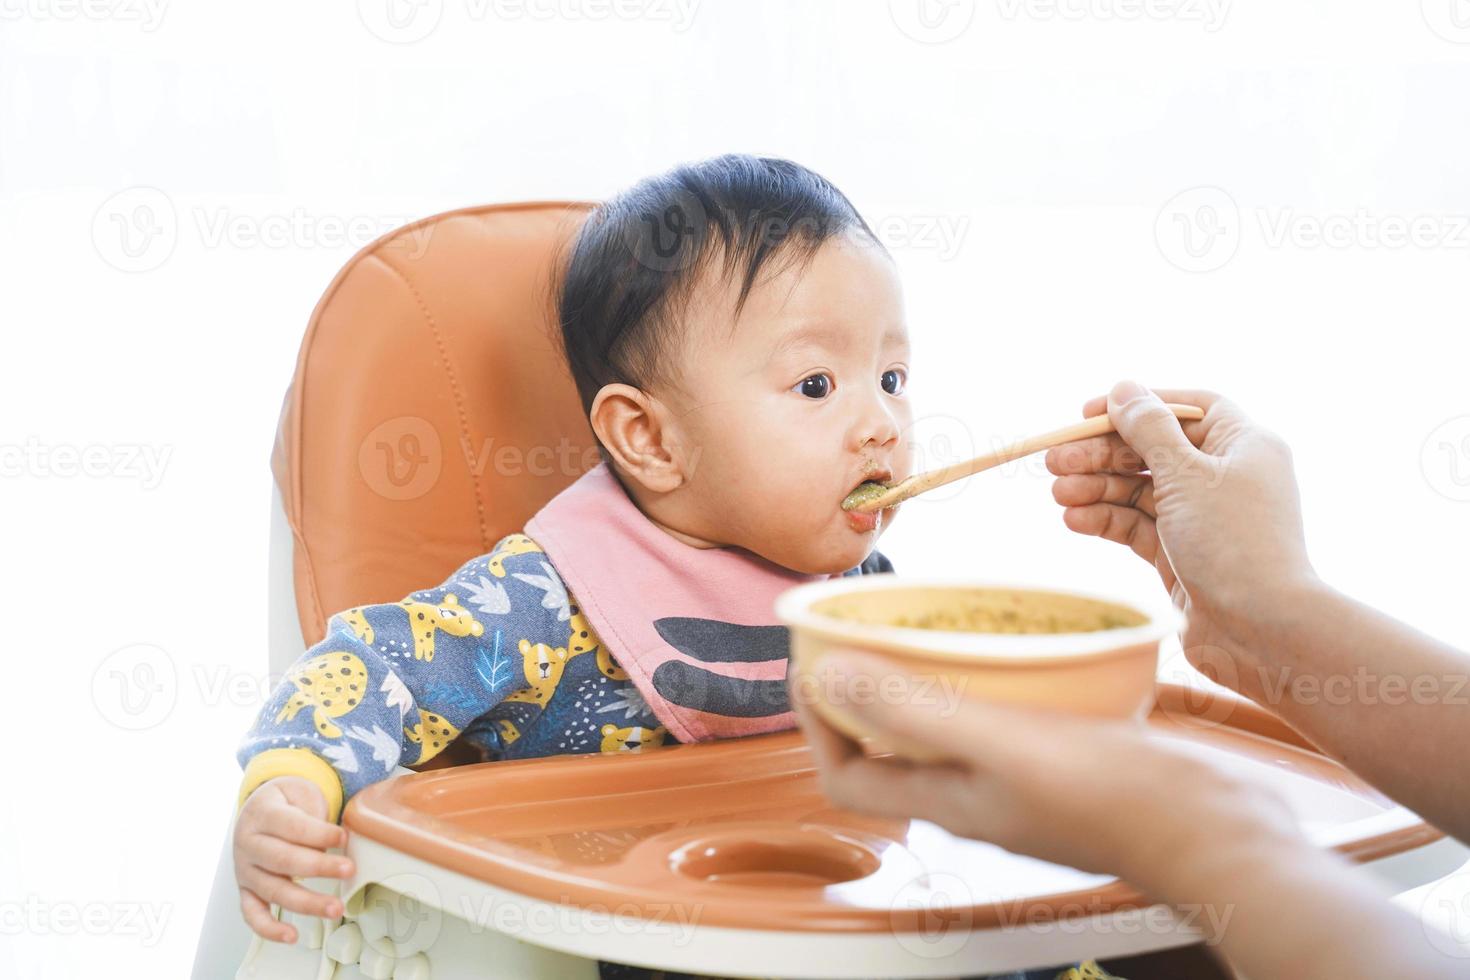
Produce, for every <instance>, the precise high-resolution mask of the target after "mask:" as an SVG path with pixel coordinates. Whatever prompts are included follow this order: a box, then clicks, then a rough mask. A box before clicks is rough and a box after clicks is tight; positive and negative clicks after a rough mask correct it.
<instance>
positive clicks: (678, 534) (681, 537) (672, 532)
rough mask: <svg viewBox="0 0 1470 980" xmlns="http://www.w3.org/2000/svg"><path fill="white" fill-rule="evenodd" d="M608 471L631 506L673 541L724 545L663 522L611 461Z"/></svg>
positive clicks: (693, 545)
mask: <svg viewBox="0 0 1470 980" xmlns="http://www.w3.org/2000/svg"><path fill="white" fill-rule="evenodd" d="M608 471H609V472H610V473H612V475H613V479H614V480H615V481H617V484H618V486H620V487H622V488H623V493H624V494H626V495H627V497H628V499H629V500H630V501H632V502H633V506H634V507H637V508H638V511H639V513H641V514H642V515H643V516H644V517H646V518H647V519H648V523H650V524H652V525H653V526H654V527H656V528H658V529H659V530H660V531H663V532H664V533H665V534H667V535H668V536H669V537H671V538H673V539H674V540H675V541H679V542H681V543H683V544H687V545H688V546H689V547H691V548H699V549H701V550H705V551H707V550H709V549H712V548H723V547H725V546H724V545H722V544H719V543H718V542H715V541H709V540H706V539H704V538H701V537H697V536H695V535H693V534H687V533H685V532H684V531H680V530H678V529H677V528H673V527H670V526H669V525H667V524H665V523H664V522H663V521H661V520H659V519H658V518H657V517H654V516H653V515H652V514H650V513H649V512H648V511H649V508H647V507H645V506H644V505H643V503H642V501H640V500H639V499H638V495H637V494H636V493H634V492H633V491H632V490H630V489H628V481H627V480H626V479H624V477H623V474H621V473H619V472H618V468H617V467H616V466H613V465H612V464H611V463H609V464H608Z"/></svg>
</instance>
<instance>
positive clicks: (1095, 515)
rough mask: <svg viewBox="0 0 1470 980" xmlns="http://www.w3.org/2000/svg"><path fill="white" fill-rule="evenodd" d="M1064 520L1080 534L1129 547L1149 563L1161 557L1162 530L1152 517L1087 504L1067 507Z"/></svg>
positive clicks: (1121, 509)
mask: <svg viewBox="0 0 1470 980" xmlns="http://www.w3.org/2000/svg"><path fill="white" fill-rule="evenodd" d="M1062 520H1063V521H1065V522H1066V525H1067V527H1069V528H1071V529H1072V530H1073V531H1076V532H1077V533H1078V534H1090V535H1092V536H1094V537H1098V538H1105V539H1107V540H1108V541H1113V542H1115V543H1117V544H1122V545H1127V546H1128V547H1129V548H1131V549H1133V553H1134V554H1136V555H1138V557H1140V558H1142V559H1143V560H1144V561H1147V562H1150V563H1152V562H1154V561H1155V559H1157V558H1158V556H1159V529H1158V525H1157V524H1155V523H1154V521H1153V518H1151V517H1149V516H1148V515H1146V514H1144V513H1143V512H1142V511H1139V510H1135V509H1134V508H1132V507H1119V506H1118V505H1116V504H1087V505H1085V506H1082V507H1068V508H1067V509H1066V510H1064V511H1062Z"/></svg>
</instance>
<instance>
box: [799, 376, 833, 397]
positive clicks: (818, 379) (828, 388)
mask: <svg viewBox="0 0 1470 980" xmlns="http://www.w3.org/2000/svg"><path fill="white" fill-rule="evenodd" d="M792 390H793V391H799V392H801V393H802V394H803V395H806V396H807V397H808V398H826V397H827V396H828V395H830V394H832V377H831V376H830V375H826V374H814V375H812V376H811V377H809V378H803V379H802V380H801V381H800V383H798V384H797V385H796V387H795V388H793V389H792Z"/></svg>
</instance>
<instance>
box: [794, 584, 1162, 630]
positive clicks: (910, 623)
mask: <svg viewBox="0 0 1470 980" xmlns="http://www.w3.org/2000/svg"><path fill="white" fill-rule="evenodd" d="M812 608H813V610H814V611H816V612H818V613H821V614H823V615H827V616H833V617H836V618H838V619H845V620H848V621H850V622H857V623H869V624H872V625H876V626H898V627H903V628H912V629H922V630H945V631H948V632H955V633H1092V632H1096V631H1098V630H1111V629H1120V628H1122V627H1127V626H1141V625H1142V624H1144V623H1146V622H1148V617H1147V616H1146V615H1144V614H1143V613H1141V612H1139V611H1138V610H1137V609H1133V608H1130V607H1128V606H1124V605H1120V604H1119V603H1116V602H1106V601H1103V600H1101V599H1091V598H1085V597H1083V596H1075V595H1064V594H1061V593H1055V592H1036V591H1029V590H1022V589H980V588H977V589H970V590H964V591H962V592H960V593H958V594H956V593H953V592H950V591H939V590H936V591H934V592H933V593H932V601H930V602H928V603H917V604H915V605H914V606H912V607H910V608H905V609H904V610H903V611H901V612H899V613H898V614H896V615H889V616H887V617H886V618H885V617H884V616H881V615H878V614H877V613H875V611H874V608H873V606H872V605H871V603H869V602H866V601H865V600H864V599H863V598H862V597H854V596H837V597H834V598H830V599H825V600H822V601H821V602H819V603H816V604H814V605H813V607H812Z"/></svg>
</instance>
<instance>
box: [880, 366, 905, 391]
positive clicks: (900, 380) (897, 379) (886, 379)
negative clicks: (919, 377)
mask: <svg viewBox="0 0 1470 980" xmlns="http://www.w3.org/2000/svg"><path fill="white" fill-rule="evenodd" d="M908 380H909V375H908V372H907V371H905V370H904V369H903V368H893V369H892V370H889V371H884V372H883V378H882V380H881V381H880V383H881V384H882V385H883V390H884V391H886V392H888V393H889V394H890V395H901V394H903V388H904V385H906V384H908Z"/></svg>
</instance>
